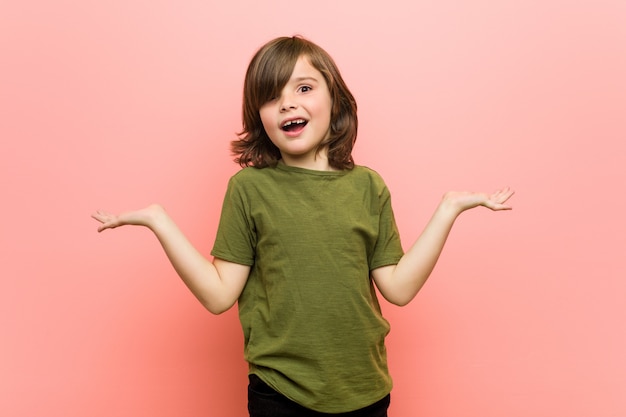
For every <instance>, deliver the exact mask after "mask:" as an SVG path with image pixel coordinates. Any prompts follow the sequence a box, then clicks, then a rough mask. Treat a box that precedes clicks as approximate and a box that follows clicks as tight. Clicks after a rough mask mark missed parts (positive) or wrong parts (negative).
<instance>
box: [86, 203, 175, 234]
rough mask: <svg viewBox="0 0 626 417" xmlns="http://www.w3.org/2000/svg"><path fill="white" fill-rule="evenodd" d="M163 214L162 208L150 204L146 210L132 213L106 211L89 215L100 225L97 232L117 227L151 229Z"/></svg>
mask: <svg viewBox="0 0 626 417" xmlns="http://www.w3.org/2000/svg"><path fill="white" fill-rule="evenodd" d="M163 213H164V210H163V207H161V206H160V205H158V204H152V205H150V206H148V207H146V208H143V209H140V210H134V211H128V212H125V213H121V214H113V213H109V212H107V211H103V210H98V211H96V212H95V213H93V214H92V215H91V217H93V218H94V219H96V220H97V221H99V222H100V223H101V224H100V226H99V227H98V232H102V231H103V230H106V229H115V228H116V227H119V226H126V225H133V226H146V227H148V228H150V227H151V225H152V224H153V222H154V220H155V219H156V218H157V217H158V216H159V215H162V214H163Z"/></svg>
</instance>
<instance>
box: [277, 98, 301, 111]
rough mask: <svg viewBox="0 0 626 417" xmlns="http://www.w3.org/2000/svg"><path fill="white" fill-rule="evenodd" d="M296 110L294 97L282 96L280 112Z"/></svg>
mask: <svg viewBox="0 0 626 417" xmlns="http://www.w3.org/2000/svg"><path fill="white" fill-rule="evenodd" d="M296 108H298V105H297V104H296V101H295V99H294V97H293V96H291V95H288V94H283V96H282V100H281V102H280V111H281V112H286V111H290V110H294V109H296Z"/></svg>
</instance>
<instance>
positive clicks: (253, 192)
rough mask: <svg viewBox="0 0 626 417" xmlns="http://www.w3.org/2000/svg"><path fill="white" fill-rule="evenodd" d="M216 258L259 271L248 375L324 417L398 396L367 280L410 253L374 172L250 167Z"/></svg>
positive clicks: (223, 221) (243, 317) (251, 302)
mask: <svg viewBox="0 0 626 417" xmlns="http://www.w3.org/2000/svg"><path fill="white" fill-rule="evenodd" d="M211 253H212V255H213V256H215V257H217V258H221V259H224V260H226V261H230V262H235V263H240V264H245V265H250V266H251V272H250V276H249V277H248V281H247V283H246V286H245V288H244V290H243V292H242V294H241V296H240V298H239V301H238V307H239V318H240V321H241V325H242V328H243V332H244V341H245V350H244V353H245V358H246V360H247V361H248V363H249V364H250V372H251V373H254V374H257V375H258V376H259V377H260V378H261V379H263V380H264V381H265V382H266V383H267V384H268V385H270V386H271V387H273V388H274V389H276V390H277V391H279V392H281V393H282V394H283V395H285V396H287V397H288V398H290V399H292V400H293V401H295V402H297V403H299V404H301V405H303V406H305V407H307V408H310V409H313V410H317V411H321V412H325V413H341V412H347V411H352V410H356V409H359V408H362V407H366V406H368V405H370V404H372V403H374V402H376V401H378V400H380V399H381V398H383V397H384V396H385V395H387V394H388V393H389V392H390V391H391V386H392V382H391V377H390V375H389V371H388V368H387V354H386V350H385V345H384V339H385V336H386V335H387V334H388V332H389V323H388V322H387V321H386V320H385V319H384V318H383V316H382V313H381V310H380V305H379V303H378V300H377V298H376V293H375V290H374V285H373V282H372V280H371V279H370V271H371V270H373V269H375V268H378V267H381V266H386V265H393V264H396V263H397V262H398V261H399V260H400V258H401V257H402V254H403V251H402V246H401V244H400V238H399V235H398V230H397V227H396V224H395V220H394V217H393V212H392V209H391V198H390V194H389V191H388V189H387V187H386V186H385V184H384V182H383V180H382V178H381V177H380V176H379V175H378V174H377V173H376V172H374V171H372V170H371V169H368V168H365V167H362V166H357V167H355V168H354V169H352V170H347V171H339V172H336V171H312V170H307V169H303V168H297V167H290V166H287V165H285V164H283V163H279V164H278V165H277V166H275V167H270V168H262V169H257V168H244V169H242V170H241V171H239V172H238V173H237V174H235V175H234V176H233V177H232V178H231V180H230V182H229V185H228V190H227V192H226V196H225V199H224V205H223V208H222V215H221V218H220V224H219V229H218V233H217V237H216V241H215V245H214V247H213V251H212V252H211Z"/></svg>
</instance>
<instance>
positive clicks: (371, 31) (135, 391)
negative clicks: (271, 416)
mask: <svg viewBox="0 0 626 417" xmlns="http://www.w3.org/2000/svg"><path fill="white" fill-rule="evenodd" d="M9 3H11V4H9ZM625 22H626V3H625V2H623V1H621V0H615V1H610V0H594V1H591V0H587V1H585V0H583V1H564V0H563V1H556V0H552V1H543V0H542V1H538V0H530V1H529V0H525V1H522V0H520V1H484V0H483V1H480V0H479V1H451V0H444V1H437V2H434V1H423V0H417V1H416V0H412V1H395V0H390V1H385V2H363V1H358V0H349V1H336V0H320V1H316V2H311V3H301V2H300V3H293V2H271V1H259V2H253V1H243V0H231V1H225V2H222V1H220V2H217V1H214V2H211V1H208V2H203V1H197V0H196V1H173V0H172V1H166V0H163V1H148V0H145V1H137V0H132V1H126V0H113V1H107V2H104V1H103V2H98V1H69V0H57V1H54V2H50V1H48V2H46V1H19V2H18V1H13V2H8V1H7V2H2V4H1V5H0V48H1V53H0V71H1V77H0V83H1V84H0V100H1V103H0V104H1V107H0V137H1V138H2V148H1V149H2V150H1V151H0V181H2V187H1V195H2V197H1V198H2V204H1V205H0V214H1V216H0V219H1V220H2V230H1V232H0V245H1V246H0V256H1V257H2V262H1V263H0V275H1V281H0V282H1V288H0V290H1V291H0V312H1V315H0V326H1V327H0V328H1V331H2V342H1V343H0V375H1V377H0V378H1V379H0V410H2V411H1V413H2V415H6V416H15V417H17V416H64V417H74V416H76V417H78V416H81V417H82V416H92V417H98V416H152V417H157V416H233V417H236V416H243V415H245V412H246V411H245V410H246V390H245V386H246V385H245V384H246V365H245V363H244V361H243V359H242V336H241V331H240V328H239V324H238V321H237V316H236V309H232V310H231V311H229V312H227V313H226V314H225V315H223V316H217V317H216V316H212V315H210V314H209V313H208V312H206V311H204V310H203V309H202V307H201V306H200V304H199V303H197V302H196V301H195V300H194V299H193V297H192V295H191V294H190V293H189V292H188V291H187V289H186V288H185V287H184V285H183V284H182V283H181V282H180V280H179V279H178V278H177V277H176V275H175V273H174V272H173V269H172V268H171V267H170V266H169V264H168V262H167V260H166V258H165V256H164V255H163V253H162V250H161V249H160V247H159V245H158V243H157V241H156V239H154V237H153V236H151V235H150V233H149V232H148V231H146V230H142V229H137V228H124V229H119V230H116V231H112V232H107V233H104V234H102V235H98V234H97V233H96V222H95V221H94V220H92V219H90V218H89V214H90V213H91V212H92V211H94V210H95V209H98V208H104V209H108V210H113V211H119V210H125V209H131V208H137V207H141V206H144V205H146V204H149V203H152V202H160V203H162V204H163V205H164V206H165V207H167V208H168V210H169V212H170V214H171V215H172V216H173V217H174V218H175V219H176V220H177V221H178V222H179V224H180V226H181V228H182V229H183V230H184V231H185V232H186V233H187V234H188V236H189V238H190V239H191V240H192V241H193V242H194V244H196V245H197V246H198V248H200V249H201V251H202V252H204V253H206V254H208V253H209V251H210V248H211V246H212V243H213V238H214V235H215V229H216V225H217V220H218V214H219V210H220V206H221V200H222V196H223V193H224V190H225V186H226V181H227V179H228V177H229V176H230V175H232V174H233V173H234V172H235V171H236V170H237V169H238V167H237V166H236V165H235V164H234V163H233V162H232V161H231V157H230V155H229V150H228V143H229V141H230V140H231V139H233V138H234V134H235V132H237V131H238V130H239V129H240V127H241V124H240V105H241V88H242V83H243V75H244V71H245V68H246V65H247V63H248V61H249V59H250V58H251V56H252V54H253V53H254V51H255V50H256V49H257V48H258V47H259V46H260V45H261V44H263V43H264V42H266V41H267V40H269V39H271V38H273V37H275V36H279V35H292V34H295V33H299V34H302V35H304V36H306V37H308V38H310V39H311V40H313V41H315V42H317V43H319V44H320V45H322V46H323V47H324V48H325V49H327V50H328V51H329V52H330V53H331V55H333V57H334V58H335V59H336V61H337V63H338V65H339V67H340V69H341V70H342V72H343V75H344V77H345V78H346V80H347V82H348V84H349V86H350V88H351V89H352V91H353V93H354V94H355V96H356V98H357V100H358V103H359V106H360V107H359V115H360V121H361V123H360V135H359V140H358V141H357V147H356V150H355V156H356V159H357V162H358V163H360V164H363V165H368V166H371V167H372V168H375V169H376V170H377V171H379V172H380V173H381V174H382V175H383V176H384V178H385V179H386V181H387V183H388V185H389V187H390V189H391V191H392V193H393V196H394V206H395V210H396V215H397V220H398V223H399V226H400V228H401V232H402V236H403V242H404V244H405V246H408V245H409V244H410V243H411V242H412V241H413V240H414V239H415V238H416V237H417V235H418V233H419V232H420V231H421V229H422V227H423V226H424V224H425V222H426V221H427V220H428V218H429V217H430V214H431V213H432V211H433V209H434V208H435V206H436V204H437V202H438V200H439V198H440V196H441V195H442V194H443V192H445V191H447V190H449V189H478V190H492V189H495V188H497V187H500V186H503V185H511V186H512V187H514V188H515V189H516V191H517V194H516V196H515V197H514V198H513V200H512V204H513V206H514V210H513V211H512V212H506V213H491V212H488V211H487V210H484V209H477V210H474V211H472V212H469V213H467V214H465V215H463V217H462V218H461V219H460V220H459V221H458V223H457V225H456V226H455V230H454V231H453V233H452V235H451V237H450V240H449V243H448V245H447V247H446V249H445V252H444V254H443V256H442V258H441V260H440V263H439V265H438V267H437V269H436V271H435V273H434V274H433V276H432V277H431V280H430V281H429V282H428V284H427V285H426V287H425V288H424V289H423V291H422V292H421V293H420V294H419V295H418V297H417V298H416V299H415V300H414V301H413V303H411V304H410V305H409V306H407V307H405V308H398V307H394V306H390V305H388V304H384V305H383V308H384V311H385V313H386V315H387V317H388V319H389V320H390V321H391V323H392V333H391V335H390V336H389V339H388V346H389V351H390V366H391V368H392V373H393V375H394V378H395V384H396V386H395V389H394V391H393V404H392V408H391V413H390V415H391V416H396V417H400V416H429V417H438V416H440V417H452V416H454V417H464V416H468V417H469V416H471V417H478V416H480V417H489V416H494V417H496V416H498V417H500V416H508V417H517V416H519V417H527V416H535V417H541V416H546V417H548V416H550V417H553V416H569V417H578V416H579V417H589V416H594V417H609V416H612V417H618V416H619V417H623V416H624V415H626V398H625V396H624V393H625V392H626V389H625V388H626V354H625V352H626V331H625V330H626V307H625V302H624V300H625V295H626V273H625V272H626V261H625V258H626V252H625V250H624V249H625V247H626V238H625V236H626V233H625V232H626V221H625V220H624V212H625V211H626V197H625V195H624V185H625V183H626V181H625V180H626V168H625V166H624V163H625V162H626V145H625V144H624V143H626V123H625V119H626V117H625V116H626V76H625V74H626V23H625Z"/></svg>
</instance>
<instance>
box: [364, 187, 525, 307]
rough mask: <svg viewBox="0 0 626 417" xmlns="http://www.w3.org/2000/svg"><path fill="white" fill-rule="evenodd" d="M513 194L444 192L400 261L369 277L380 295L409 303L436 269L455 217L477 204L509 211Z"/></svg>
mask: <svg viewBox="0 0 626 417" xmlns="http://www.w3.org/2000/svg"><path fill="white" fill-rule="evenodd" d="M512 195H513V191H512V190H510V189H509V188H505V189H503V190H499V191H496V192H495V193H493V194H492V195H487V194H484V193H469V192H449V193H446V195H445V196H444V197H443V199H442V201H441V203H440V204H439V206H438V207H437V209H436V210H435V213H434V214H433V216H432V218H431V219H430V221H429V222H428V224H427V225H426V227H425V228H424V231H423V232H422V234H421V235H420V236H419V237H418V239H417V240H416V241H415V243H414V244H413V246H412V247H411V248H410V249H409V250H408V251H407V252H406V253H405V254H404V256H403V257H402V259H400V262H398V264H397V265H389V266H384V267H381V268H377V269H375V270H373V271H372V278H373V279H374V282H375V283H376V286H377V287H378V289H379V290H380V292H381V294H382V295H383V297H385V299H386V300H387V301H389V302H390V303H393V304H396V305H406V304H408V303H409V302H410V301H411V300H412V299H413V298H414V297H415V295H416V294H417V292H418V291H419V290H420V289H421V288H422V286H423V285H424V283H425V282H426V280H427V279H428V277H429V276H430V274H431V272H432V271H433V269H434V268H435V264H436V263H437V260H438V259H439V255H441V251H442V250H443V247H444V245H445V243H446V240H447V238H448V235H449V234H450V230H451V229H452V225H453V224H454V221H455V220H456V218H457V217H458V216H459V215H460V214H461V213H462V212H464V211H465V210H469V209H471V208H474V207H478V206H484V207H487V208H489V209H491V210H494V211H498V210H510V209H511V207H510V206H508V205H506V204H505V203H506V201H507V200H508V199H509V198H510V197H511V196H512Z"/></svg>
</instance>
